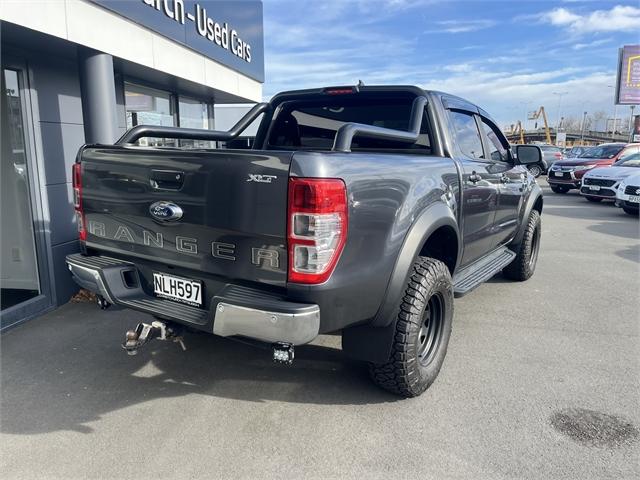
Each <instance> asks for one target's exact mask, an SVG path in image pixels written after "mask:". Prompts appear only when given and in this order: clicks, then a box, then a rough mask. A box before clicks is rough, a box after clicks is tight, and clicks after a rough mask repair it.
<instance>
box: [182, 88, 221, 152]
mask: <svg viewBox="0 0 640 480" xmlns="http://www.w3.org/2000/svg"><path fill="white" fill-rule="evenodd" d="M178 121H179V123H180V127H182V128H198V129H205V130H209V129H211V128H213V125H212V123H213V122H212V121H211V108H210V106H209V104H208V103H205V102H201V101H200V100H196V99H193V98H189V97H183V96H180V97H179V101H178ZM180 146H181V147H187V148H214V147H215V142H211V141H206V140H180Z"/></svg>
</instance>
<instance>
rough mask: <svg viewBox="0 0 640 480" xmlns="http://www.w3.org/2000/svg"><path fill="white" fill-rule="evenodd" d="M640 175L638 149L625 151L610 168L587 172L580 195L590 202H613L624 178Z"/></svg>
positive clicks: (639, 153)
mask: <svg viewBox="0 0 640 480" xmlns="http://www.w3.org/2000/svg"><path fill="white" fill-rule="evenodd" d="M638 173H640V147H634V148H628V149H625V151H624V153H623V154H622V155H621V156H620V159H619V160H618V161H617V162H616V163H614V164H613V165H612V166H611V167H600V168H594V169H592V170H589V171H588V172H587V173H586V174H585V175H584V177H582V187H580V193H581V194H582V195H583V196H584V197H585V198H586V199H587V200H589V201H590V202H600V201H602V200H615V199H616V192H617V190H618V185H620V182H622V181H623V180H624V179H625V178H627V177H630V176H633V175H637V174H638Z"/></svg>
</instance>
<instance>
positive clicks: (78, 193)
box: [72, 163, 87, 242]
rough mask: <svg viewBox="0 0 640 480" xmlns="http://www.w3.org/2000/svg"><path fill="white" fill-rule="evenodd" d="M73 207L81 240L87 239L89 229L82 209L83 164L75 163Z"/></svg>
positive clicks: (73, 172)
mask: <svg viewBox="0 0 640 480" xmlns="http://www.w3.org/2000/svg"><path fill="white" fill-rule="evenodd" d="M72 176H73V207H74V208H75V210H76V222H77V224H78V238H80V240H81V241H83V242H84V241H86V240H87V229H86V224H85V220H84V210H83V209H82V164H80V163H74V164H73V171H72Z"/></svg>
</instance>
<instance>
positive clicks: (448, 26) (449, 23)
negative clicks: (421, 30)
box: [426, 19, 496, 33]
mask: <svg viewBox="0 0 640 480" xmlns="http://www.w3.org/2000/svg"><path fill="white" fill-rule="evenodd" d="M436 23H437V24H438V25H439V26H440V28H436V29H433V30H427V32H426V33H466V32H476V31H478V30H484V29H485V28H491V27H493V26H495V25H496V22H495V21H494V20H488V19H480V20H443V21H440V22H436Z"/></svg>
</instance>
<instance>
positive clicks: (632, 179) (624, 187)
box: [616, 173, 640, 216]
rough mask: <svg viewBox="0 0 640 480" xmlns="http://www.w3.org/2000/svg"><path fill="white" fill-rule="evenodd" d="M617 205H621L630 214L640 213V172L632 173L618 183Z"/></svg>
mask: <svg viewBox="0 0 640 480" xmlns="http://www.w3.org/2000/svg"><path fill="white" fill-rule="evenodd" d="M616 206H618V207H621V208H622V209H623V210H624V211H625V213H628V214H629V215H636V216H637V215H639V212H640V173H638V174H636V175H631V176H629V177H627V178H625V179H624V180H622V181H621V182H620V183H619V184H618V189H617V191H616Z"/></svg>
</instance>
